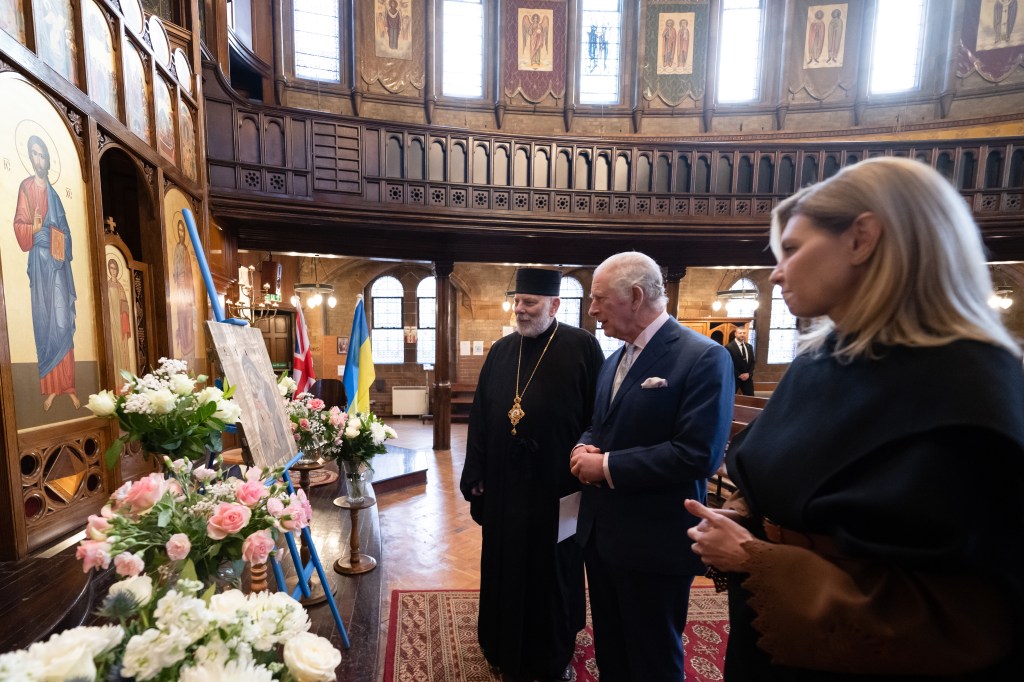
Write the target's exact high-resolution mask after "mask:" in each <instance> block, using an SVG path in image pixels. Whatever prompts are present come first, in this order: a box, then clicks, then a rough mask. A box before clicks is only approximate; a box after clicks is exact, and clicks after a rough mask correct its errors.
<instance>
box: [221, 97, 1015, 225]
mask: <svg viewBox="0 0 1024 682" xmlns="http://www.w3.org/2000/svg"><path fill="white" fill-rule="evenodd" d="M207 112H208V118H209V120H208V125H209V126H210V134H209V150H208V163H209V166H210V183H211V190H213V193H214V194H218V193H226V194H232V195H235V196H238V194H248V193H258V194H260V195H274V196H278V197H281V198H282V199H288V198H290V199H299V200H301V199H315V200H316V201H317V202H328V203H338V204H385V205H405V206H409V207H418V206H428V207H431V208H433V209H435V210H436V209H441V210H442V211H444V210H450V211H453V212H459V211H487V212H506V211H507V212H512V213H515V212H519V211H531V212H533V213H534V214H537V213H541V214H544V213H547V214H551V215H552V216H553V217H554V216H565V215H566V214H585V215H591V216H594V217H598V216H609V217H613V218H619V219H622V218H629V217H631V216H649V217H651V218H653V219H655V220H657V219H658V218H660V217H663V216H679V217H682V216H688V217H690V219H691V220H701V219H713V220H715V221H722V220H724V221H730V220H734V221H736V222H740V223H746V222H751V221H757V222H762V221H764V220H765V218H766V217H767V216H768V214H770V212H771V209H772V207H773V206H774V205H775V203H777V202H778V200H779V199H780V198H783V197H785V196H788V195H789V194H791V193H792V192H793V191H794V190H795V189H796V188H798V187H802V186H806V185H808V184H811V183H813V182H817V181H819V180H821V179H824V178H828V177H830V176H832V175H834V174H835V173H836V172H838V171H839V169H840V168H842V167H843V166H846V165H849V164H852V163H856V162H857V161H860V160H862V159H865V158H869V157H873V156H884V155H892V156H904V157H909V158H915V159H918V160H920V161H922V162H924V163H927V164H929V165H932V166H933V167H935V168H937V169H938V170H939V171H940V172H941V173H942V174H943V175H945V176H946V177H947V178H949V179H950V181H952V182H953V183H954V184H955V185H956V186H957V187H958V188H959V189H960V191H961V192H962V193H963V195H964V198H965V199H966V201H967V202H968V204H969V205H970V206H971V208H972V209H973V211H974V212H975V214H976V215H978V217H979V218H983V217H984V216H986V214H995V213H1018V212H1020V211H1021V210H1022V206H1021V196H1022V194H1024V138H999V139H973V140H936V141H924V142H885V143H877V142H876V143H871V142H846V143H841V144H839V143H833V142H810V143H802V144H796V143H792V144H779V143H762V142H728V143H699V142H696V143H695V142H685V143H683V142H681V143H675V144H671V143H667V142H652V143H647V142H636V143H622V142H618V141H617V142H615V143H601V142H598V141H593V140H575V141H574V140H569V139H563V138H558V139H542V138H537V137H522V138H513V137H509V136H507V135H471V134H462V133H451V132H443V131H440V130H436V131H435V130H430V129H426V128H422V127H413V126H408V127H401V126H397V125H390V124H379V123H375V122H373V123H371V122H364V121H355V120H349V119H341V118H340V117H339V118H338V119H334V120H330V119H325V118H322V116H323V115H322V114H316V118H314V115H313V114H310V115H309V116H304V115H302V112H295V111H294V110H287V111H285V112H284V113H278V110H273V111H262V110H245V109H243V108H241V107H239V106H237V105H235V104H232V103H231V102H227V101H223V102H221V101H216V100H212V99H211V100H208V102H207ZM649 219H650V218H649Z"/></svg>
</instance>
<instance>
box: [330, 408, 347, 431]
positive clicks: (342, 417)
mask: <svg viewBox="0 0 1024 682" xmlns="http://www.w3.org/2000/svg"><path fill="white" fill-rule="evenodd" d="M347 421H348V414H347V413H345V412H342V411H341V410H339V409H338V408H337V407H332V408H331V426H334V427H336V428H339V429H340V428H342V427H343V426H345V422H347Z"/></svg>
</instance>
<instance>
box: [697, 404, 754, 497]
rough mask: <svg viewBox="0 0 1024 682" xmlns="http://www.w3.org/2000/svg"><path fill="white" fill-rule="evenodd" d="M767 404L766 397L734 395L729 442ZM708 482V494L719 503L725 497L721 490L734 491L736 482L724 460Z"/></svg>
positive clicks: (727, 447)
mask: <svg viewBox="0 0 1024 682" xmlns="http://www.w3.org/2000/svg"><path fill="white" fill-rule="evenodd" d="M767 404H768V399H767V398H761V397H757V396H746V395H738V396H736V402H735V403H734V404H733V413H732V426H731V427H730V429H729V441H730V442H731V441H732V439H733V437H735V436H736V434H737V433H739V432H740V431H742V430H743V429H745V428H746V427H747V425H749V424H750V422H752V421H754V420H755V419H756V418H757V416H758V415H760V414H761V410H763V409H764V406H765V405H767ZM725 448H726V450H728V449H729V446H728V444H727V445H726V446H725ZM708 484H709V487H708V492H709V493H710V495H714V497H715V501H717V503H718V504H719V505H721V503H722V502H724V501H725V497H724V496H723V495H722V491H723V490H724V491H725V492H726V494H730V493H734V492H736V484H735V483H733V482H732V480H730V479H729V472H728V471H726V469H725V462H722V466H720V467H718V471H717V472H715V475H714V476H712V477H711V478H709V479H708ZM712 488H713V490H712ZM710 495H709V497H710ZM709 501H710V500H709Z"/></svg>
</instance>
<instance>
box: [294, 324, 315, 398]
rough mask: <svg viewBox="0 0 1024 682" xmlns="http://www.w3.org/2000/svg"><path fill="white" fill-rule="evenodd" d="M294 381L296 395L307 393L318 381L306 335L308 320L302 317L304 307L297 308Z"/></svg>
mask: <svg viewBox="0 0 1024 682" xmlns="http://www.w3.org/2000/svg"><path fill="white" fill-rule="evenodd" d="M292 379H294V380H295V395H298V394H299V393H305V392H306V391H308V390H309V389H310V387H311V386H312V385H313V382H314V381H316V374H315V373H314V372H313V353H312V351H311V350H310V348H309V335H308V334H307V333H306V318H304V317H303V316H302V307H301V306H296V307H295V357H294V359H293V361H292Z"/></svg>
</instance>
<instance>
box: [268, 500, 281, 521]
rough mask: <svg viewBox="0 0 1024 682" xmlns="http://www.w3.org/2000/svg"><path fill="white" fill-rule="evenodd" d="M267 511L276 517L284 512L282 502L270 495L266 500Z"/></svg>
mask: <svg viewBox="0 0 1024 682" xmlns="http://www.w3.org/2000/svg"><path fill="white" fill-rule="evenodd" d="M267 513H268V514H270V515H271V516H273V517H274V518H277V517H278V516H280V515H281V514H283V513H284V502H282V501H281V500H280V498H277V497H271V498H270V499H269V500H267Z"/></svg>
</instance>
